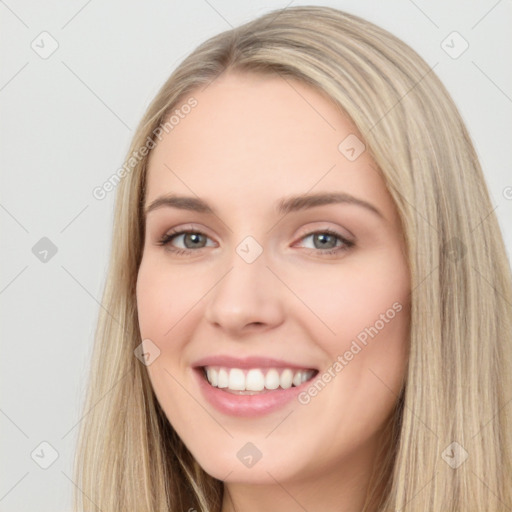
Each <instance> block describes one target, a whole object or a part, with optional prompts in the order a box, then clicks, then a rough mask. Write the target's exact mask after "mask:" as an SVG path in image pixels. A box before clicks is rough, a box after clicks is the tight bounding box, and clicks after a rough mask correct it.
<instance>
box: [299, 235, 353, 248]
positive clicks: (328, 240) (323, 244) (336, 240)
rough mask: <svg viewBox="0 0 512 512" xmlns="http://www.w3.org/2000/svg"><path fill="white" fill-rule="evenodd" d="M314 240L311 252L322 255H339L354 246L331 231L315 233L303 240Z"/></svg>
mask: <svg viewBox="0 0 512 512" xmlns="http://www.w3.org/2000/svg"><path fill="white" fill-rule="evenodd" d="M308 238H310V239H311V240H312V245H313V247H312V248H309V249H310V250H311V251H313V252H315V253H320V254H337V253H340V252H343V251H347V250H348V249H350V248H351V247H353V246H354V242H352V241H351V240H348V239H347V238H345V237H344V236H342V235H341V234H340V233H338V232H336V231H333V230H331V229H322V230H319V231H314V232H313V233H309V234H308V235H306V236H303V237H302V238H301V240H307V239H308Z"/></svg>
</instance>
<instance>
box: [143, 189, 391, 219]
mask: <svg viewBox="0 0 512 512" xmlns="http://www.w3.org/2000/svg"><path fill="white" fill-rule="evenodd" d="M340 203H341V204H343V203H345V204H354V205H356V206H360V207H362V208H365V209H366V210H368V211H370V212H372V213H374V214H375V215H377V216H378V217H380V218H382V219H384V215H382V213H381V212H380V211H379V210H378V209H377V208H376V207H375V206H373V204H371V203H368V202H367V201H364V200H363V199H358V198H357V197H354V196H352V195H350V194H346V193H344V192H337V193H334V192H333V193H316V194H304V195H298V196H290V197H285V198H283V199H281V200H280V201H278V202H277V205H276V210H277V213H279V214H282V215H286V214H288V213H290V212H297V211H301V210H307V209H309V208H314V207H316V206H323V205H328V204H340ZM162 207H171V208H178V209H180V210H189V211H194V212H198V213H204V214H209V215H217V213H216V211H215V210H214V209H213V208H212V207H211V206H210V205H209V204H208V203H207V202H206V201H203V200H202V199H199V198H198V197H192V196H178V195H175V194H168V195H165V196H161V197H158V198H157V199H155V200H154V201H152V202H151V203H150V204H149V205H148V206H147V207H146V209H145V212H144V213H145V215H147V214H148V213H149V212H152V211H153V210H156V209H158V208H162Z"/></svg>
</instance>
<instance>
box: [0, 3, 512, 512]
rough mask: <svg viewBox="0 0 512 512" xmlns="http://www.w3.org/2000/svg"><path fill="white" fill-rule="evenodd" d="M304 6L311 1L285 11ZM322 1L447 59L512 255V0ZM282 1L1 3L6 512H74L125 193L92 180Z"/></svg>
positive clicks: (440, 60) (0, 506)
mask: <svg viewBox="0 0 512 512" xmlns="http://www.w3.org/2000/svg"><path fill="white" fill-rule="evenodd" d="M307 3H309V4H317V2H312V1H310V2H299V1H296V2H293V3H292V4H291V5H300V4H307ZM318 4H320V5H329V6H333V7H337V8H339V9H342V10H346V11H348V12H351V13H354V14H356V15H359V16H361V17H363V18H366V19H368V20H369V21H372V22H374V23H376V24H378V25H380V26H382V27H384V28H386V29H387V30H389V31H391V32H392V33H393V34H395V35H397V36H398V37H400V38H401V39H402V40H404V41H405V42H407V43H408V44H409V45H410V46H412V47H413V48H414V49H415V50H416V51H417V52H418V53H419V54H420V55H421V56H422V57H423V58H424V59H425V60H426V61H427V63H428V64H429V65H431V66H433V65H436V64H437V65H436V68H435V72H436V73H437V74H438V76H439V77H440V78H441V80H442V81H443V82H444V84H445V85H446V86H447V88H448V90H449V91H450V93H451V94H452V96H453V97H454V99H455V102H456V104H457V105H458V107H459V109H460V112H461V114H462V116H463V118H464V120H465V121H466V123H467V126H468V128H469V131H470V134H471V136H472V138H473V141H474V144H475V146H476V149H477V152H478V155H479V157H480V159H481V163H482V165H483V168H484V172H485V175H486V178H487V183H488V186H489V189H490V193H491V197H492V202H493V206H495V207H496V209H495V211H496V214H497V215H498V218H499V220H500V224H501V227H502V231H503V235H504V238H505V242H506V244H507V248H508V254H509V256H510V254H512V173H511V164H510V162H511V151H510V147H511V142H512V115H511V113H512V99H511V98H512V80H511V78H512V72H511V66H510V61H511V60H510V53H511V52H510V49H511V48H512V32H511V31H510V26H511V22H512V4H511V2H510V1H507V0H500V1H496V0H480V1H475V2H466V1H462V0H460V1H448V2H447V1H446V0H435V1H433V0H430V1H427V0H415V1H412V0H396V1H395V0H394V1H387V2H377V1H374V2H371V1H361V0H359V1H356V0H346V1H344V0H338V1H329V2H327V1H323V2H319V3H318ZM287 5H289V0H286V1H278V0H275V1H270V0H268V1H261V0H259V1H252V2H240V1H238V2H236V1H235V0H190V1H187V2H185V1H181V2H179V1H167V2H166V1H163V0H160V1H157V0H153V1H147V2H137V1H129V2H126V1H125V2H123V1H122V0H109V1H100V0H89V1H86V0H73V1H67V2H64V1H61V2H58V1H47V2H36V1H25V2H20V1H15V0H6V1H1V2H0V15H1V31H0V40H1V44H0V48H1V50H0V51H1V57H2V60H1V62H2V65H1V71H0V102H1V116H0V127H1V128H0V129H1V133H0V144H1V184H0V191H1V197H0V222H1V230H2V231H1V236H2V246H1V247H2V261H1V264H0V269H1V273H0V300H1V308H2V309H1V314H2V322H1V326H2V355H1V359H0V361H1V388H0V389H1V395H0V432H1V434H0V439H1V453H0V460H1V461H2V467H1V474H0V510H1V511H4V512H7V511H16V512H20V511H25V512H31V511H37V512H46V511H48V512H50V511H51V512H56V511H70V510H71V490H72V488H73V486H74V483H73V482H72V471H71V467H72V459H73V453H74V449H75V442H76V435H77V432H78V426H79V422H80V419H81V414H82V411H81V406H82V400H83V395H84V386H85V379H86V375H87V370H88V363H89V358H90V355H91V349H92V342H93V332H94V329H95V322H96V320H97V315H98V311H99V309H100V299H101V293H102V287H103V283H104V280H105V271H106V267H107V259H108V254H109V250H110V238H111V221H112V209H113V204H114V197H115V194H114V193H111V194H109V195H107V197H106V198H105V199H103V200H97V199H95V198H94V197H93V195H92V190H93V189H94V187H97V186H98V185H101V184H102V183H103V182H104V181H105V180H106V179H107V178H108V177H109V176H111V175H112V173H114V172H115V170H116V169H118V168H119V167H120V166H121V164H122V162H123V158H124V156H125V153H126V151H127V149H128V145H129V142H130V139H131V137H132V135H133V133H134V130H135V128H136V125H137V123H138V121H139V120H140V117H141V116H142V114H143V112H144V110H145V108H146V107H147V105H148V103H149V101H150V100H151V99H152V97H153V96H154V95H155V94H156V92H157V91H158V89H159V88H160V86H161V85H162V83H163V82H164V81H165V80H166V78H167V77H168V76H169V74H170V73H171V71H172V70H173V69H174V68H175V67H176V66H177V64H178V63H179V62H180V61H181V60H182V59H183V58H184V57H185V56H186V55H187V54H188V53H189V52H190V51H192V50H193V49H194V48H195V47H196V46H197V45H198V44H199V43H201V42H202V41H204V40H205V39H207V38H209V37H210V36H213V35H215V34H217V33H219V32H221V31H224V30H227V29H229V28H231V27H232V26H236V25H239V24H241V23H243V22H246V21H249V20H250V19H253V18H254V17H256V16H258V15H261V14H263V13H265V12H267V11H269V10H273V9H276V8H279V7H285V6H287ZM454 31H455V32H457V35H455V36H454V35H453V34H452V33H453V32H454ZM447 37H450V38H449V39H446V38H447ZM454 38H455V39H454ZM443 41H445V43H443ZM446 41H448V43H449V46H448V48H451V49H449V50H448V52H447V51H446V50H447V49H448V48H447V46H446ZM57 45H58V47H57ZM466 45H468V48H467V49H466V50H465V51H464V52H463V53H461V54H460V55H456V54H458V53H459V52H461V51H462V50H463V49H464V47H465V46H466ZM52 52H53V53H52ZM450 53H451V55H450ZM455 56H456V58H455ZM483 229H485V225H484V227H483ZM41 239H43V240H41ZM41 443H43V444H41ZM44 466H47V468H46V469H45V468H44Z"/></svg>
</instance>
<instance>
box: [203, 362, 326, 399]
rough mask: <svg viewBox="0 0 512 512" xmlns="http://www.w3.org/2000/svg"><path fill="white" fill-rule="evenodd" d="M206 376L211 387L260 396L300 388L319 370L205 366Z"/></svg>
mask: <svg viewBox="0 0 512 512" xmlns="http://www.w3.org/2000/svg"><path fill="white" fill-rule="evenodd" d="M203 372H204V376H205V377H206V379H207V381H208V382H209V383H210V385H211V386H213V387H215V388H219V389H222V390H224V391H226V392H229V393H235V394H246V395H252V394H259V393H266V392H270V391H274V390H277V389H289V388H291V387H298V386H300V385H301V384H302V383H304V382H306V381H308V380H310V379H311V378H312V377H313V376H314V375H315V374H316V373H317V370H313V369H306V368H304V369H300V370H298V369H296V368H250V369H247V368H244V369H242V368H229V367H225V366H205V367H203Z"/></svg>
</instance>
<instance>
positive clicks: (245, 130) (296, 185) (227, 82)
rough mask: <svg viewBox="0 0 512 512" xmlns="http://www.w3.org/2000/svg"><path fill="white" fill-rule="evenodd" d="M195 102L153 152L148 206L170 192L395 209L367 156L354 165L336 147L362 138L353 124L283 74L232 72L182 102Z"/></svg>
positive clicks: (235, 202)
mask: <svg viewBox="0 0 512 512" xmlns="http://www.w3.org/2000/svg"><path fill="white" fill-rule="evenodd" d="M190 97H193V98H195V100H196V101H197V105H196V106H195V107H194V108H193V109H190V111H189V109H184V111H185V110H186V111H189V113H188V114H186V115H185V114H183V113H181V116H180V117H179V122H178V123H177V124H176V125H175V126H174V128H173V129H172V130H170V131H169V133H167V134H164V136H163V138H162V140H161V141H160V142H158V144H157V146H156V148H155V149H154V150H153V152H152V154H151V157H150V161H149V166H148V176H147V189H146V190H147V194H146V204H148V203H149V202H151V201H153V200H154V199H155V198H156V197H158V196H159V195H161V194H167V193H171V192H172V193H180V194H186V195H197V196H199V197H201V198H204V199H206V200H207V201H208V202H209V203H213V204H219V205H221V206H222V203H223V202H225V201H226V200H229V201H230V204H231V205H232V206H233V207H239V208H246V209H247V208H249V207H251V206H254V207H255V208H256V207H259V208H261V207H262V205H264V204H265V203H266V202H268V203H273V202H274V201H276V200H278V199H279V198H281V197H283V196H285V195H293V194H304V193H306V192H308V191H311V192H320V191H334V190H336V191H343V192H346V193H352V194H354V195H359V196H364V199H366V200H371V201H373V202H375V203H378V204H379V206H380V208H381V209H382V210H384V211H385V210H386V209H387V210H388V211H389V209H390V208H391V209H392V208H393V206H392V204H391V200H390V197H389V196H388V194H387V191H386V189H385V186H384V182H383V180H382V178H381V176H380V173H379V172H378V171H377V166H376V164H375V162H373V160H372V159H371V157H370V156H369V154H368V152H367V151H363V153H362V154H361V155H360V156H359V157H358V158H356V159H355V160H351V159H349V158H347V154H346V153H344V152H343V150H341V151H340V149H339V146H340V143H342V142H343V141H346V140H348V141H350V142H356V143H358V142H357V140H358V139H359V140H361V139H362V137H361V136H360V134H359V132H358V130H357V129H356V127H355V126H354V125H353V123H352V122H351V120H350V119H349V118H348V117H347V116H346V115H344V113H343V112H342V111H341V109H339V108H338V107H337V106H336V105H335V104H334V103H333V102H332V101H330V100H329V99H328V98H327V97H325V95H322V94H321V93H320V92H318V91H316V90H314V89H312V88H311V87H309V86H307V85H305V84H303V83H301V82H299V81H297V80H292V79H289V78H286V79H284V78H281V77H279V76H278V75H272V76H267V75H256V74H233V73H231V74H226V75H225V76H221V77H219V78H218V79H216V80H214V81H213V83H211V84H210V85H209V86H208V87H207V88H206V89H203V90H200V89H198V90H196V91H193V92H192V93H191V94H190V95H189V96H187V97H186V98H184V100H183V102H182V105H183V104H185V103H186V102H187V100H188V99H189V98H190ZM175 109H178V110H179V109H180V104H178V105H176V107H175ZM347 137H349V139H347ZM350 137H351V138H350ZM355 137H357V139H356V138H355ZM361 143H362V142H361ZM343 147H344V146H343V145H342V148H343ZM357 149H360V148H357ZM349 156H350V155H349Z"/></svg>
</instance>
